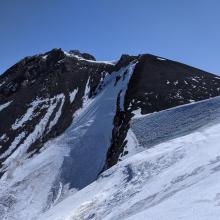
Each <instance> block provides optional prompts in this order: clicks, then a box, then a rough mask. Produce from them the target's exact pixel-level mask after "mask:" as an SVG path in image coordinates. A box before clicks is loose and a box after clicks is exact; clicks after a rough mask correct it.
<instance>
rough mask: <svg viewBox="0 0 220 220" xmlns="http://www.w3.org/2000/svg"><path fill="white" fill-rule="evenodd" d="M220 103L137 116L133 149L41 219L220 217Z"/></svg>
mask: <svg viewBox="0 0 220 220" xmlns="http://www.w3.org/2000/svg"><path fill="white" fill-rule="evenodd" d="M219 107H220V98H214V99H211V100H208V101H203V102H199V103H196V104H190V105H186V106H182V107H178V108H173V109H171V110H165V111H162V112H159V113H153V114H150V115H147V116H141V115H137V117H136V118H137V119H133V121H132V127H131V129H130V132H132V135H131V136H130V137H129V138H128V139H129V141H130V142H131V143H133V145H132V146H133V149H131V150H132V153H131V154H128V155H127V156H126V158H124V160H123V161H121V162H119V163H118V164H117V165H115V166H114V167H112V168H111V169H109V170H107V171H106V172H104V173H103V174H102V175H101V176H100V177H99V179H98V180H97V181H95V182H94V183H92V184H91V185H89V186H87V187H86V188H84V189H82V190H80V191H78V192H77V193H75V194H73V195H69V197H68V198H66V199H65V200H63V201H62V202H61V203H60V204H58V205H56V206H54V207H52V208H51V209H50V210H49V211H47V212H46V213H44V214H43V215H42V216H41V217H40V218H39V219H41V220H73V219H74V220H80V219H94V220H101V219H108V220H110V219H112V220H115V219H137V220H139V219H143V220H145V219H149V220H177V219H184V220H185V219H187V220H197V219H198V220H219V216H220V184H219V183H220V175H219V174H220V173H219V172H220V148H219V140H220V132H219V131H220V108H219ZM130 134H131V133H130ZM148 134H150V138H149V136H148ZM134 139H135V140H134ZM158 140H159V141H158ZM137 141H138V142H139V144H138V143H137ZM161 141H163V143H160V142H161ZM134 143H136V145H135V144H134ZM154 144H155V145H154ZM149 147H150V148H149Z"/></svg>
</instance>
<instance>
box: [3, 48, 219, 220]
mask: <svg viewBox="0 0 220 220" xmlns="http://www.w3.org/2000/svg"><path fill="white" fill-rule="evenodd" d="M218 95H220V78H219V77H218V76H216V75H213V74H210V73H207V72H204V71H201V70H199V69H196V68H193V67H190V66H187V65H184V64H180V63H177V62H174V61H170V60H167V59H164V58H161V57H157V56H153V55H139V56H129V55H122V57H121V58H120V60H119V61H117V62H104V61H103V62H101V61H96V60H95V58H94V57H93V56H92V55H90V54H86V53H84V54H83V53H80V52H79V51H70V52H64V51H62V50H61V49H54V50H52V51H50V52H47V53H45V54H40V55H35V56H33V57H27V58H25V59H23V60H21V61H20V62H18V63H17V64H15V65H14V66H13V67H11V68H10V69H9V70H7V71H6V72H5V73H4V74H3V75H1V76H0V174H1V179H0V216H1V219H7V220H8V219H9V220H11V219H12V220H13V219H16V220H21V219H27V220H29V219H30V220H33V219H43V220H44V219H45V220H47V219H51V220H55V219H57V220H58V219H59V220H61V219H62V220H64V219H65V220H67V219H161V218H162V217H163V218H162V219H178V218H179V219H181V218H182V219H190V218H191V219H218V217H217V216H219V213H218V205H219V193H220V191H218V187H217V186H218V178H217V174H218V166H219V164H218V162H219V160H218V159H219V157H220V153H218V147H217V144H216V143H217V141H218V140H219V135H218V127H219V124H218V122H219V110H218V109H219V105H220V102H219V98H218V97H216V96H218ZM212 97H216V98H212ZM209 98H212V99H210V100H206V99H209ZM201 100H206V101H201ZM197 101H200V102H197ZM193 102H195V103H193ZM177 106H178V107H177ZM166 109H169V110H166ZM156 112H157V113H156ZM150 113H151V114H150ZM219 152H220V151H219ZM214 178H215V180H214ZM198 191H203V193H198ZM190 192H191V193H190ZM188 194H189V195H190V196H188ZM182 200H184V201H182ZM191 207H192V208H191ZM205 207H206V208H207V211H206V212H205V210H204V209H205ZM185 209H187V210H188V212H186V211H184V210H185ZM161 216H162V217H161Z"/></svg>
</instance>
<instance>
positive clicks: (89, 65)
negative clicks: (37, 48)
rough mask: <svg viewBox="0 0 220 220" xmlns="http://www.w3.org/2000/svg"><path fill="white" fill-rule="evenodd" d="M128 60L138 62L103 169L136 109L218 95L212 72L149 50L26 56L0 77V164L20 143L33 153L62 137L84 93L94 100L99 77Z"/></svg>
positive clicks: (120, 147)
mask: <svg viewBox="0 0 220 220" xmlns="http://www.w3.org/2000/svg"><path fill="white" fill-rule="evenodd" d="M132 61H136V62H137V64H136V67H135V69H134V73H133V75H132V76H131V78H130V81H129V84H128V88H127V91H126V94H125V98H124V108H123V109H121V108H120V105H119V103H118V102H116V103H115V109H116V114H115V117H114V121H113V122H112V124H113V125H114V126H113V130H112V140H111V146H109V150H108V154H107V155H106V166H105V167H104V168H103V169H106V168H109V167H111V166H112V165H114V164H115V163H117V161H118V159H119V157H120V155H121V154H126V151H125V150H124V149H125V146H126V141H125V137H126V135H127V131H128V129H129V126H130V120H131V118H132V116H133V112H134V111H135V110H137V109H140V110H141V113H142V114H147V113H151V112H155V111H161V110H164V109H167V108H171V107H175V106H178V105H183V104H186V103H190V102H194V101H199V100H204V99H208V98H211V97H214V96H218V95H220V78H218V77H217V76H216V75H213V74H210V73H207V72H204V71H202V70H199V69H196V68H193V67H190V66H187V65H184V64H181V63H177V62H174V61H170V60H166V59H164V58H160V57H156V56H153V55H148V54H146V55H139V56H129V55H122V57H121V59H120V60H119V61H118V62H117V63H115V64H113V63H107V62H96V59H95V58H94V57H93V56H92V55H90V54H87V53H80V52H79V51H77V50H73V51H70V52H68V53H67V52H64V51H62V50H61V49H53V50H51V51H49V52H47V53H45V54H39V55H35V56H32V57H26V58H24V59H23V60H21V61H20V62H18V63H17V64H15V65H14V66H12V67H11V68H10V69H8V70H7V71H6V72H5V73H4V74H2V75H1V76H0V164H3V162H4V161H5V160H6V159H7V158H8V157H9V156H10V155H11V154H12V153H13V152H14V151H15V150H16V149H19V148H20V147H21V150H22V151H25V152H27V153H28V154H29V157H31V156H32V155H33V154H35V153H37V152H39V151H40V149H41V148H42V146H43V144H44V143H45V142H47V141H48V140H50V139H52V138H54V137H57V136H59V135H61V134H62V133H63V132H64V131H65V130H66V129H67V128H68V127H69V126H70V124H71V122H72V120H73V118H74V117H75V112H76V111H77V110H78V109H80V108H81V107H82V106H83V102H84V100H85V97H87V98H95V97H96V95H97V91H98V90H103V89H104V88H102V87H98V86H100V82H101V80H103V78H105V77H106V76H107V75H112V76H114V74H115V73H116V72H117V71H118V70H120V69H121V68H122V67H125V66H127V65H128V64H129V63H131V62H132ZM124 74H125V75H126V72H125V73H124ZM118 80H120V79H119V77H118V76H115V85H116V84H117V81H118ZM88 88H89V90H88ZM119 96H120V94H119ZM1 173H4V166H3V167H2V169H1Z"/></svg>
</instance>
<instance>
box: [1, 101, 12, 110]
mask: <svg viewBox="0 0 220 220" xmlns="http://www.w3.org/2000/svg"><path fill="white" fill-rule="evenodd" d="M11 103H12V101H10V102H6V103H5V104H2V105H0V111H2V110H3V109H5V108H7V107H8V106H9V105H10V104H11Z"/></svg>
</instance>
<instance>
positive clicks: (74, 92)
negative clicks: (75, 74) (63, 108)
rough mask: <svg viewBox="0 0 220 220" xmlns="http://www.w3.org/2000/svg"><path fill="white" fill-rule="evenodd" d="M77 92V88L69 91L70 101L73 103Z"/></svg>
mask: <svg viewBox="0 0 220 220" xmlns="http://www.w3.org/2000/svg"><path fill="white" fill-rule="evenodd" d="M77 92H78V88H76V89H74V90H73V91H72V92H70V93H69V96H70V103H73V101H74V100H75V97H76V94H77Z"/></svg>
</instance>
